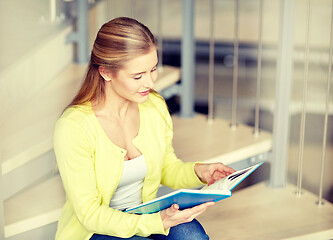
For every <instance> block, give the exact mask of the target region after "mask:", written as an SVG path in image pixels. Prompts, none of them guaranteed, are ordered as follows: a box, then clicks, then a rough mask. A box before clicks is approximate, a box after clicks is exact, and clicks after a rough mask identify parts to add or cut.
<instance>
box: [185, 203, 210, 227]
mask: <svg viewBox="0 0 333 240" xmlns="http://www.w3.org/2000/svg"><path fill="white" fill-rule="evenodd" d="M214 204H215V203H214V202H208V203H204V204H201V205H199V206H196V207H198V208H197V209H195V211H194V212H192V214H190V215H189V216H188V218H187V221H188V222H190V221H192V220H193V219H194V218H196V217H197V216H199V215H200V214H202V213H203V212H205V211H206V210H207V208H208V207H210V206H213V205H214ZM196 207H195V208H196Z"/></svg>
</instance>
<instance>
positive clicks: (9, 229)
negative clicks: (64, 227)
mask: <svg viewBox="0 0 333 240" xmlns="http://www.w3.org/2000/svg"><path fill="white" fill-rule="evenodd" d="M64 203H65V193H64V190H63V187H62V183H61V179H60V176H59V175H57V176H55V177H52V178H50V179H48V180H47V181H44V182H42V183H41V184H38V185H37V186H34V187H32V188H30V189H27V190H26V191H24V192H22V193H20V194H17V195H15V196H13V197H11V198H9V199H7V200H6V201H5V202H4V214H5V216H4V221H5V236H6V237H11V236H14V235H17V234H20V233H23V232H26V231H29V230H32V229H35V228H38V227H42V226H45V225H47V224H50V223H53V222H56V221H57V220H58V219H59V216H60V213H61V208H62V206H63V205H64Z"/></svg>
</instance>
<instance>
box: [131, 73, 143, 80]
mask: <svg viewBox="0 0 333 240" xmlns="http://www.w3.org/2000/svg"><path fill="white" fill-rule="evenodd" d="M133 78H134V79H135V80H139V79H141V78H142V74H140V75H138V76H135V77H133Z"/></svg>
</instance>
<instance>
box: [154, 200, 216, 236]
mask: <svg viewBox="0 0 333 240" xmlns="http://www.w3.org/2000/svg"><path fill="white" fill-rule="evenodd" d="M214 204H215V203H214V202H207V203H203V204H200V205H198V206H195V207H192V208H187V209H184V210H179V206H178V204H173V205H172V206H171V207H169V208H167V209H164V210H162V211H161V212H160V214H161V219H162V222H163V226H164V229H168V228H171V227H174V226H177V225H179V224H181V223H186V222H191V221H192V220H193V219H194V218H196V217H197V216H199V215H200V214H201V213H203V212H204V211H206V209H207V208H208V207H210V206H212V205H214Z"/></svg>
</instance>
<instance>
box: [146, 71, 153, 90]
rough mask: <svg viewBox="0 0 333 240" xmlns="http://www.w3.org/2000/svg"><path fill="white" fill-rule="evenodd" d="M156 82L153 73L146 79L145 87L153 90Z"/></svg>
mask: <svg viewBox="0 0 333 240" xmlns="http://www.w3.org/2000/svg"><path fill="white" fill-rule="evenodd" d="M154 82H155V79H154V76H153V74H152V73H150V74H147V78H146V81H145V84H144V87H146V88H153V87H154Z"/></svg>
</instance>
